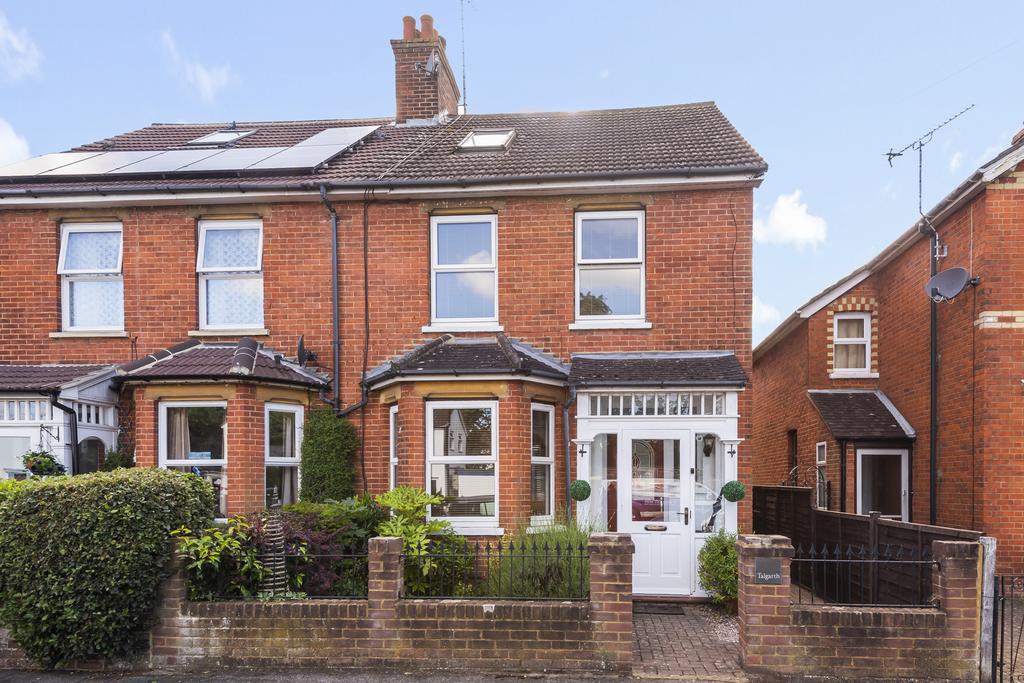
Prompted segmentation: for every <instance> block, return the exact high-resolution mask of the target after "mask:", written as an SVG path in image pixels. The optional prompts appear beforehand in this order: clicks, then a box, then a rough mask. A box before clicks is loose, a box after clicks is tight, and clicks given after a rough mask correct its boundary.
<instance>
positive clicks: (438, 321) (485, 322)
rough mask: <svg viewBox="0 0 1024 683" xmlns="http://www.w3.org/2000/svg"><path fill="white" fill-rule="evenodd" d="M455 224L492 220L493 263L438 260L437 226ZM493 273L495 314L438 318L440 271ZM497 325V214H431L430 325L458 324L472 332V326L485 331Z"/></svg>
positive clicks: (438, 326) (435, 326) (443, 327)
mask: <svg viewBox="0 0 1024 683" xmlns="http://www.w3.org/2000/svg"><path fill="white" fill-rule="evenodd" d="M442 223H443V224H453V223H490V225H491V262H490V263H462V264H458V265H439V264H438V262H437V226H438V225H439V224H442ZM484 272H490V273H494V315H493V316H487V317H480V318H439V317H437V275H438V274H439V273H484ZM497 324H498V216H497V215H496V214H493V213H488V214H478V215H472V216H431V217H430V327H431V328H435V329H438V330H440V329H448V328H449V327H451V326H457V327H458V330H456V331H472V329H473V326H479V328H480V329H482V330H493V329H494V328H495V326H496V325H497Z"/></svg>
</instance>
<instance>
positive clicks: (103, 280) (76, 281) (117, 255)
mask: <svg viewBox="0 0 1024 683" xmlns="http://www.w3.org/2000/svg"><path fill="white" fill-rule="evenodd" d="M121 257H122V248H121V224H120V223H65V224H63V225H61V241H60V256H59V257H58V261H57V272H58V273H59V274H60V276H61V317H62V324H61V328H62V329H63V330H64V331H68V332H77V331H97V332H102V331H108V332H109V331H120V330H123V329H124V277H123V275H122V273H121Z"/></svg>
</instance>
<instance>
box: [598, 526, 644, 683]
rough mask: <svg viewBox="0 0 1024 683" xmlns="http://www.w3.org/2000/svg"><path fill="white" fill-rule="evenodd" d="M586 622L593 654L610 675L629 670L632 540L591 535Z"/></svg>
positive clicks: (619, 536) (631, 647)
mask: <svg viewBox="0 0 1024 683" xmlns="http://www.w3.org/2000/svg"><path fill="white" fill-rule="evenodd" d="M587 550H588V551H589V553H590V621H591V625H592V628H593V629H594V645H595V647H596V648H597V652H596V653H595V654H596V655H597V656H598V657H599V658H600V659H601V660H602V662H603V666H604V667H605V668H606V669H608V670H611V671H618V672H622V673H628V672H630V671H632V668H633V539H632V538H630V536H629V534H591V536H590V543H589V544H588V546H587Z"/></svg>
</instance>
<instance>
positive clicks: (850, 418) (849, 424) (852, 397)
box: [807, 389, 917, 441]
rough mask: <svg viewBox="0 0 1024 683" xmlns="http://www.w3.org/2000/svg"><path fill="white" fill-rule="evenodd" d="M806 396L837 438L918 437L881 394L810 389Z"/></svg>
mask: <svg viewBox="0 0 1024 683" xmlns="http://www.w3.org/2000/svg"><path fill="white" fill-rule="evenodd" d="M807 395H808V397H809V398H810V400H811V403H812V404H813V405H814V407H815V409H816V410H817V411H818V414H819V415H821V419H822V421H824V423H825V426H826V427H828V430H829V432H831V434H832V436H833V437H835V438H836V439H844V440H849V441H868V440H876V441H885V440H912V439H915V438H917V434H916V433H915V432H914V428H913V427H911V426H910V423H909V422H908V421H907V419H906V418H905V417H903V415H902V414H901V413H900V411H899V410H897V409H896V406H894V405H893V404H892V401H890V400H889V397H887V396H886V395H885V394H884V393H882V392H881V391H878V390H872V389H848V390H843V391H834V390H827V389H811V390H809V391H808V392H807Z"/></svg>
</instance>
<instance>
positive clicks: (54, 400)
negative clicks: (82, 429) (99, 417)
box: [50, 390, 78, 474]
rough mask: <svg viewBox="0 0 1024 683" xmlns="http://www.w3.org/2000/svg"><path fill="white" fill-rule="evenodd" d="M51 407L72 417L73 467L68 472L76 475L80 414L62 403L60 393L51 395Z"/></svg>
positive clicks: (56, 392)
mask: <svg viewBox="0 0 1024 683" xmlns="http://www.w3.org/2000/svg"><path fill="white" fill-rule="evenodd" d="M50 405H51V406H53V407H54V408H57V409H58V410H60V411H63V412H64V413H65V414H67V415H70V416H71V434H70V438H71V467H69V468H68V471H69V472H71V474H75V467H76V465H77V464H78V413H76V412H75V410H74V409H73V408H72V407H70V406H67V405H65V404H63V403H61V402H60V391H59V390H58V391H55V392H53V393H51V394H50Z"/></svg>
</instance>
